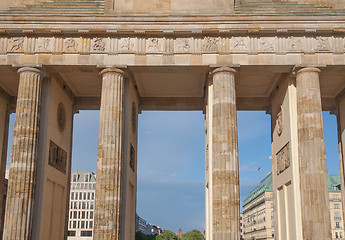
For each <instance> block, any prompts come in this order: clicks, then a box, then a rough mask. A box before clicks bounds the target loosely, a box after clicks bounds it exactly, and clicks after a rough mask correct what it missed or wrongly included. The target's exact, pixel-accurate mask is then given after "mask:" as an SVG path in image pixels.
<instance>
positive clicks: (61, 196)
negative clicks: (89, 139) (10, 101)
mask: <svg viewBox="0 0 345 240" xmlns="http://www.w3.org/2000/svg"><path fill="white" fill-rule="evenodd" d="M57 81H58V80H57V79H56V78H55V77H52V78H50V79H45V80H44V82H43V93H42V107H41V113H42V117H41V134H40V144H39V157H38V159H39V160H38V166H37V184H36V195H35V199H36V200H37V201H36V202H35V205H34V208H35V215H34V224H33V239H63V238H64V233H65V219H66V212H65V209H66V207H67V204H68V201H67V196H68V194H69V192H68V186H69V184H70V182H69V179H70V176H69V175H70V171H71V169H70V155H71V153H72V152H71V146H72V145H71V141H72V138H71V135H72V116H73V114H72V113H73V109H72V104H73V101H72V99H71V97H70V96H69V95H68V94H66V92H65V91H64V90H63V85H61V84H59V83H58V82H57ZM60 103H62V104H63V105H64V109H65V121H66V122H65V127H64V130H63V131H60V130H59V127H58V116H57V115H58V106H59V104H60ZM50 141H52V142H54V143H55V144H56V145H57V146H59V147H60V148H61V149H63V150H64V151H65V152H66V153H67V157H66V161H67V162H66V172H65V173H63V172H61V171H59V170H57V169H56V168H54V167H52V166H51V165H49V163H48V160H49V148H50Z"/></svg>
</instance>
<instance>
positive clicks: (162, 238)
mask: <svg viewBox="0 0 345 240" xmlns="http://www.w3.org/2000/svg"><path fill="white" fill-rule="evenodd" d="M156 240H178V237H177V235H176V234H175V233H173V232H172V231H169V230H165V231H164V232H163V233H161V234H160V235H158V236H157V237H156Z"/></svg>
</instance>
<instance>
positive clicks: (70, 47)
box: [63, 38, 79, 52]
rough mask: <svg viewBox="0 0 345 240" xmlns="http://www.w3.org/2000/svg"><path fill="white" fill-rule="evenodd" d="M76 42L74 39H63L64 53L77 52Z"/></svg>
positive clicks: (77, 45)
mask: <svg viewBox="0 0 345 240" xmlns="http://www.w3.org/2000/svg"><path fill="white" fill-rule="evenodd" d="M78 47H79V44H78V41H77V39H75V38H66V39H64V45H63V50H64V52H78Z"/></svg>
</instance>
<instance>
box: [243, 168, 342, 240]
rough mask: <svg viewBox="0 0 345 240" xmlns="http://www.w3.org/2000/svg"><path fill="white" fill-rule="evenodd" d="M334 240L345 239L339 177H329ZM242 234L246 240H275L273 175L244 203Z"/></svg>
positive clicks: (266, 178) (267, 177)
mask: <svg viewBox="0 0 345 240" xmlns="http://www.w3.org/2000/svg"><path fill="white" fill-rule="evenodd" d="M328 191H329V201H330V216H331V229H332V239H338V238H344V228H343V226H344V225H343V219H342V203H341V189H340V177H339V175H328ZM241 233H242V236H243V238H244V239H245V240H252V239H257V240H258V239H272V240H273V239H275V238H274V201H273V192H272V174H269V175H268V176H266V177H265V178H264V179H263V180H262V181H261V182H260V184H259V185H258V186H257V187H256V188H255V189H254V190H253V191H251V192H250V194H249V196H248V197H247V198H246V199H245V200H244V201H243V217H242V224H241Z"/></svg>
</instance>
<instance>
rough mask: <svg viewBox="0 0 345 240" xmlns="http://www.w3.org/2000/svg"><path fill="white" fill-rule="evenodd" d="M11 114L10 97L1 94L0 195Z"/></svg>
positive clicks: (0, 232) (0, 200)
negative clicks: (4, 97) (6, 97)
mask: <svg viewBox="0 0 345 240" xmlns="http://www.w3.org/2000/svg"><path fill="white" fill-rule="evenodd" d="M9 117H10V114H9V112H8V99H3V98H2V97H1V96H0V196H4V190H5V171H6V157H7V142H8V124H9ZM3 204H4V198H3V197H0V206H1V207H0V224H1V225H2V224H3V219H4V213H3V211H2V206H3ZM2 235H3V225H2V226H0V239H2Z"/></svg>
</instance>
